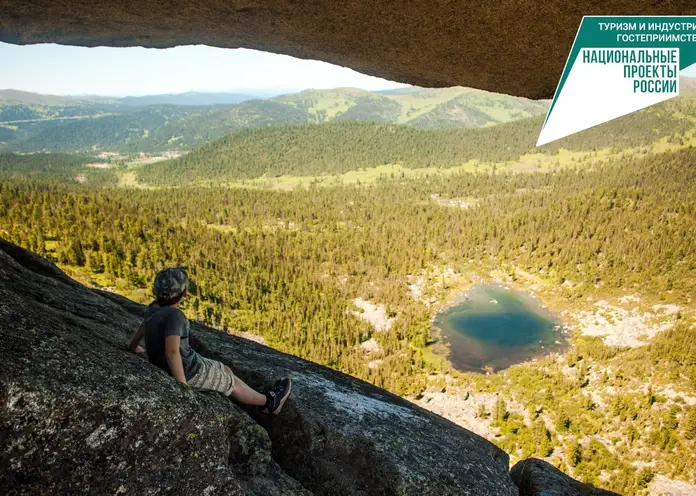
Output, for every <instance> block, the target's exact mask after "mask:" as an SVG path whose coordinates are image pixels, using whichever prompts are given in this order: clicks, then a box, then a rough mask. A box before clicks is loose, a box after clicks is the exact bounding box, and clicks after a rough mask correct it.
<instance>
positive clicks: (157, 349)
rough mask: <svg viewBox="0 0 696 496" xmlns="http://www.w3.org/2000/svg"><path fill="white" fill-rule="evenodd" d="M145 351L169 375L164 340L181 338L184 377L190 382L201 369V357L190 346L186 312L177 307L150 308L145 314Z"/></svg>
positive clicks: (180, 348) (180, 349)
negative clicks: (168, 337)
mask: <svg viewBox="0 0 696 496" xmlns="http://www.w3.org/2000/svg"><path fill="white" fill-rule="evenodd" d="M143 324H144V325H145V349H146V350H147V356H148V358H149V359H150V362H152V363H153V364H155V365H157V366H158V367H159V368H161V369H162V370H165V371H166V372H168V373H169V374H171V371H170V370H169V365H168V364H167V358H166V356H165V353H164V350H165V344H164V340H165V338H166V337H167V336H180V337H181V345H180V346H179V351H180V352H181V362H182V364H183V366H184V375H185V376H186V380H187V381H188V380H189V379H191V378H192V377H193V376H194V375H196V374H197V373H198V371H199V370H200V368H201V356H200V355H199V354H198V353H196V352H195V351H194V350H193V348H191V346H190V345H189V333H190V325H189V321H188V319H187V318H186V316H185V315H184V312H182V311H181V310H179V309H178V308H176V307H163V308H160V307H156V306H150V307H148V309H147V311H146V312H145V320H144V322H143Z"/></svg>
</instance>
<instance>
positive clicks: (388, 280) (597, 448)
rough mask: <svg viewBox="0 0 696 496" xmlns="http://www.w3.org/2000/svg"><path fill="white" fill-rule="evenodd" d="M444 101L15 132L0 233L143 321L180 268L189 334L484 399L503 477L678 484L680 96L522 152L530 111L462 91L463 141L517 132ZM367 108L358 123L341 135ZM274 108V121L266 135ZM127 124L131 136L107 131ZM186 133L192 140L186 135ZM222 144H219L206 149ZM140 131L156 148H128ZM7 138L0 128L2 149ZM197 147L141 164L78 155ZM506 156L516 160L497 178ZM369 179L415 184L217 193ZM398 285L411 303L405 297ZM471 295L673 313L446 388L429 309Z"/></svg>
mask: <svg viewBox="0 0 696 496" xmlns="http://www.w3.org/2000/svg"><path fill="white" fill-rule="evenodd" d="M456 90H457V91H454V92H452V93H451V94H450V93H445V91H446V90H442V91H440V92H433V93H430V92H428V91H418V92H416V93H413V92H409V91H406V90H399V91H394V92H386V93H385V95H389V97H390V98H391V100H389V101H388V102H387V101H384V100H382V99H381V98H372V97H371V96H369V95H371V94H368V95H365V94H364V93H366V92H362V93H361V92H360V91H358V90H340V91H339V90H325V91H319V92H302V93H299V94H297V95H290V96H286V97H278V98H277V99H272V100H263V101H261V100H253V101H248V102H242V103H240V104H238V105H234V106H210V107H187V106H177V105H170V106H161V105H156V106H150V107H147V108H146V109H145V110H143V109H142V108H140V109H139V108H135V109H132V110H130V111H129V113H128V114H127V116H126V114H118V115H112V116H104V117H100V118H98V119H75V120H71V121H69V122H68V123H63V124H61V126H60V128H61V129H63V130H64V129H70V128H71V126H74V130H73V131H71V132H70V136H72V137H71V138H70V139H68V140H67V141H66V137H65V135H64V134H62V133H63V131H60V132H58V128H57V127H54V126H53V125H52V124H50V122H43V121H39V122H36V123H31V126H35V128H34V130H38V129H41V130H42V131H41V132H42V133H44V134H42V136H43V137H42V138H41V140H42V141H34V142H32V141H30V140H31V139H35V138H32V137H31V136H34V137H35V136H36V135H31V136H30V134H31V133H28V134H26V136H25V137H26V139H27V141H24V143H25V144H26V146H27V151H32V152H33V153H24V154H22V153H9V152H6V153H0V236H2V237H3V238H5V239H7V240H8V241H11V242H13V243H16V244H18V245H21V246H24V247H26V248H29V249H30V250H32V251H34V252H36V253H38V254H40V255H42V256H44V257H46V258H48V259H50V260H52V261H54V262H56V263H57V264H58V265H59V266H60V267H61V268H62V269H63V270H65V271H66V272H67V273H68V274H70V275H71V276H73V277H75V278H76V279H78V280H80V281H82V282H85V283H87V284H89V285H92V286H94V287H98V288H107V289H109V290H112V291H116V292H118V293H120V294H123V295H126V296H128V297H130V298H132V299H135V300H137V301H139V302H142V303H147V302H149V301H150V299H151V297H152V296H151V289H150V288H151V284H152V280H153V278H154V276H155V274H156V272H157V271H158V270H160V269H161V268H163V267H165V266H171V265H185V266H187V267H188V269H189V273H190V275H191V278H192V284H191V288H190V293H191V297H190V298H189V299H188V300H187V301H186V304H185V307H184V310H185V312H186V314H187V315H188V316H189V317H190V318H191V319H195V320H199V321H202V322H204V323H206V324H207V325H210V326H213V327H215V328H217V329H219V330H221V331H223V332H231V333H235V334H245V333H250V334H251V335H255V336H259V337H261V338H263V340H265V342H266V343H267V344H268V345H270V346H272V347H274V348H276V349H279V350H281V351H284V352H288V353H292V354H295V355H298V356H300V357H303V358H306V359H308V360H312V361H314V362H317V363H320V364H323V365H327V366H329V367H333V368H335V369H337V370H341V371H344V372H347V373H349V374H351V375H354V376H356V377H359V378H361V379H364V380H367V381H370V382H371V383H373V384H376V385H377V386H380V387H383V388H386V389H388V390H390V391H392V392H394V393H396V394H399V395H401V396H404V397H406V398H408V399H411V400H413V401H416V402H419V401H420V400H422V399H423V398H426V397H427V395H428V394H442V395H443V396H447V397H449V398H450V399H451V400H456V401H467V400H468V399H469V398H470V396H471V397H473V398H481V397H484V398H485V397H493V395H499V396H498V397H497V399H496V400H495V402H494V403H491V404H489V405H488V406H486V405H485V404H483V403H481V404H480V405H479V407H478V409H477V411H476V416H475V419H473V420H475V421H476V422H481V423H483V424H485V425H486V426H488V427H489V428H490V434H489V435H488V436H487V437H488V438H489V439H490V440H491V441H492V442H494V443H496V444H498V445H499V446H501V447H502V448H503V449H505V450H506V451H507V452H508V453H510V454H511V458H512V459H513V460H517V459H521V458H525V457H529V456H537V457H543V458H546V459H547V460H549V461H550V462H551V463H553V464H554V465H556V466H558V467H559V468H561V469H562V470H563V471H564V472H566V473H569V474H571V475H572V476H574V477H576V478H578V479H580V480H583V481H585V482H588V483H591V484H594V485H597V486H599V487H603V488H607V489H611V490H614V491H617V492H620V493H622V494H629V495H630V494H646V491H647V490H648V486H649V484H650V483H651V481H652V480H653V478H654V477H656V475H658V474H660V475H662V476H665V477H669V478H672V479H679V480H684V481H689V482H691V483H693V482H694V481H695V480H696V310H695V309H694V306H693V299H694V296H695V295H696V167H694V164H695V163H696V149H694V146H693V145H694V144H695V143H694V138H695V137H696V136H694V127H693V123H694V119H696V99H694V98H693V96H689V95H687V96H684V97H681V98H679V99H675V100H672V101H668V102H665V103H663V104H660V105H657V106H654V107H650V108H648V109H645V110H643V111H641V112H637V113H635V114H631V115H629V116H626V117H624V118H621V119H617V120H615V121H612V122H609V123H606V124H604V125H602V126H597V127H596V128H592V129H590V130H587V131H585V132H582V133H579V134H576V135H573V136H570V137H568V138H565V139H563V140H559V141H558V142H554V143H551V144H549V145H547V146H544V147H541V148H535V147H534V143H535V141H536V139H537V136H538V132H539V128H540V126H541V123H542V121H543V118H542V117H541V116H537V117H525V115H524V113H525V112H527V111H529V112H531V111H532V110H533V109H531V108H526V107H524V108H523V110H524V111H523V110H520V107H517V106H514V105H513V103H514V102H511V101H508V100H504V99H497V98H494V99H491V98H490V97H488V96H486V95H483V96H482V95H478V94H476V95H473V96H472V95H468V96H467V98H468V100H467V101H468V102H469V104H472V103H471V102H472V101H476V100H475V99H476V98H483V100H481V101H477V105H476V111H475V112H474V111H473V110H472V111H471V112H469V113H468V114H467V115H468V116H469V117H470V118H471V119H472V121H471V122H472V123H475V124H476V125H480V124H482V123H483V120H482V119H483V117H482V115H483V114H486V115H488V116H489V117H490V116H491V115H492V114H494V115H502V114H499V112H501V109H505V110H506V112H508V114H505V115H506V116H508V117H509V116H510V115H512V114H515V115H516V116H517V118H516V119H517V120H514V122H507V123H505V124H499V125H495V126H490V125H484V127H478V128H476V129H467V128H464V127H463V126H458V127H453V126H450V125H448V123H447V122H446V121H447V116H448V115H450V113H449V109H450V107H449V106H451V105H454V104H455V103H456V102H457V101H459V100H460V99H463V100H466V99H465V98H464V95H463V94H461V92H460V91H459V90H461V89H456ZM381 96H384V95H381ZM484 97H485V98H484ZM385 98H386V97H385ZM472 98H474V99H473V100H472ZM362 99H367V101H363V100H362ZM463 100H462V101H463ZM462 101H460V102H459V103H457V104H461V105H463V104H464V103H462ZM38 102H39V103H41V102H43V100H38ZM259 102H260V103H259ZM356 102H358V103H356ZM390 102H391V103H390ZM394 102H397V103H398V104H399V105H400V109H401V110H400V111H399V110H398V109H397V107H396V106H395V103H394ZM453 102H455V103H453ZM33 105H38V103H34V104H33ZM259 105H262V106H263V111H259V112H256V110H258V109H259V108H261V107H260V106H259ZM510 105H513V107H512V108H507V107H506V106H510ZM223 107H224V109H225V110H224V112H225V113H226V114H225V115H229V112H230V110H229V109H230V108H233V109H238V111H239V112H242V111H244V112H246V110H249V109H256V110H255V111H254V112H256V113H254V112H251V113H245V114H244V115H246V116H247V117H244V119H247V118H248V119H252V120H253V122H255V123H256V124H253V123H252V120H245V121H244V123H241V122H242V120H241V119H242V118H241V117H239V116H237V117H235V118H234V119H232V120H231V121H230V122H232V124H230V122H227V121H224V120H219V119H218V118H219V117H220V115H222V114H219V112H220V109H221V108H223ZM165 108H166V110H165ZM244 109H246V110H244ZM492 109H493V110H492ZM525 109H526V110H525ZM368 110H369V111H370V112H371V113H370V114H369V115H371V116H372V118H371V119H372V122H364V121H360V122H356V121H352V120H350V119H353V118H355V119H364V118H366V117H365V116H366V115H368V114H366V113H363V111H365V112H367V111H368ZM276 111H277V112H278V114H277V115H280V114H282V115H283V116H285V117H282V118H281V119H280V121H279V120H278V119H276V118H275V117H273V118H271V119H269V120H266V119H268V117H269V116H271V115H276V114H274V112H276ZM397 111H398V112H400V114H398V115H397ZM244 112H243V113H244ZM377 114H379V115H381V116H390V117H389V118H388V119H384V120H380V119H378V118H376V117H375V116H376V115H377ZM250 115H251V116H252V117H249V116H250ZM308 116H309V117H308ZM341 116H344V118H345V119H346V120H343V118H341ZM133 118H137V119H143V121H142V122H141V123H140V124H139V125H138V126H136V127H133V128H132V129H131V130H130V131H128V133H126V134H124V135H122V134H120V133H122V131H123V129H130V128H128V126H130V125H131V124H130V123H132V122H133V121H132V119H133ZM349 118H350V119H349ZM479 118H480V119H481V120H478V119H479ZM123 119H125V120H123ZM201 119H202V120H206V119H208V120H209V122H210V123H211V125H210V126H209V127H208V128H205V127H200V126H199V123H200V122H201ZM254 119H256V120H254ZM283 119H286V120H283ZM406 119H408V123H410V125H405V124H406ZM419 119H420V120H421V121H422V122H421V124H422V125H416V121H417V120H419ZM429 119H430V120H431V122H430V124H432V123H433V122H435V123H436V124H433V126H436V127H438V128H442V129H433V128H432V127H433V126H431V125H430V124H429V123H428V122H426V121H428V120H429ZM177 122H178V124H177ZM223 122H225V124H223ZM95 123H98V125H95ZM164 123H166V125H165V124H164ZM279 123H281V124H282V125H278V124H279ZM257 124H258V125H257ZM101 125H104V126H106V127H107V128H105V129H100V127H99V126H101ZM237 125H239V127H238V128H237V127H234V126H237ZM42 126H43V127H42ZM158 126H160V127H158ZM162 126H164V127H162ZM172 126H175V127H176V126H180V127H177V128H176V131H175V132H176V133H181V134H179V136H183V137H182V138H181V139H178V140H174V141H171V142H169V140H170V139H171V134H167V133H168V132H169V131H167V132H162V133H160V132H159V131H155V130H154V129H155V128H157V129H164V128H168V129H169V130H170V131H171V129H173V128H172ZM230 126H233V130H234V129H237V130H236V131H235V132H233V133H232V134H229V135H226V134H227V133H229V132H230V129H231V128H230ZM143 128H147V129H153V131H149V132H148V135H147V136H145V137H143V134H144V132H143ZM22 129H23V128H22V126H21V125H20V126H16V129H10V128H8V127H0V138H1V137H2V136H3V135H2V132H3V130H7V132H11V133H22V132H23V131H22ZM158 133H160V134H158ZM104 135H110V136H111V135H113V136H114V139H113V141H104V142H102V143H103V148H102V147H97V149H95V148H94V146H93V144H90V143H93V142H95V141H99V140H102V139H103V136H104ZM219 136H222V137H219ZM70 140H73V141H70ZM143 140H145V141H143ZM151 140H154V141H151ZM48 142H54V143H57V144H60V146H57V148H61V147H64V148H63V149H65V150H69V151H76V150H82V151H85V152H86V153H84V154H78V153H45V152H38V153H36V150H44V149H45V148H52V146H48V147H45V146H44V145H45V143H48ZM152 143H156V145H152V146H150V145H151V144H152ZM124 144H125V145H124ZM199 144H200V145H202V146H200V147H199V148H196V149H194V150H193V151H190V152H189V153H187V154H185V155H183V156H181V157H179V158H175V159H171V160H164V161H161V162H157V163H147V162H142V163H135V162H133V161H131V159H130V158H127V157H126V158H124V156H122V155H118V156H116V155H114V156H110V155H101V156H98V155H99V154H98V153H97V152H98V151H99V150H101V149H105V148H109V147H112V148H114V149H123V147H124V146H125V148H126V149H128V150H130V151H131V152H132V153H133V154H135V155H134V156H138V155H137V154H138V153H140V152H146V151H150V150H153V149H161V150H165V149H166V150H174V149H177V147H179V146H182V147H183V146H184V145H185V147H189V146H194V145H199ZM525 156H529V157H532V158H533V159H534V161H532V162H530V163H532V164H536V165H532V166H529V167H526V168H515V167H514V164H516V163H518V162H520V161H522V160H523V157H525ZM146 158H147V157H146ZM542 160H543V161H545V162H544V164H546V165H544V166H543V167H542V166H541V161H542ZM385 164H398V165H399V166H401V167H402V168H403V170H406V171H408V170H411V169H425V170H427V171H428V173H426V174H424V175H421V176H419V177H410V176H409V175H408V174H403V173H402V174H387V175H381V176H378V177H376V178H374V180H373V181H371V182H369V183H366V184H360V183H355V184H347V183H346V184H338V183H329V184H328V185H327V184H322V185H319V184H318V183H316V184H314V183H311V182H308V183H307V184H304V183H303V184H301V185H300V186H297V187H295V188H292V189H288V190H274V189H270V188H263V187H253V188H252V187H246V186H248V184H244V183H243V184H241V185H242V186H244V187H229V186H230V185H234V184H236V182H239V181H242V182H243V181H247V180H253V179H255V178H260V177H276V176H283V175H287V176H299V177H308V178H312V177H319V176H326V175H338V174H342V173H347V172H352V171H357V170H358V169H366V168H371V167H377V166H383V165H385ZM462 164H468V166H467V167H460V166H462ZM511 164H512V165H511ZM548 164H550V166H549V165H548ZM453 167H459V168H457V169H456V170H453V171H450V172H449V173H448V174H446V175H445V174H439V173H438V171H440V170H443V169H447V168H453ZM127 174H130V175H132V176H133V177H134V178H136V179H137V182H136V181H133V182H132V183H127V184H125V185H126V186H131V187H123V186H124V182H123V179H124V177H125V175H127ZM237 185H238V184H237ZM452 274H456V275H457V277H458V279H457V278H455V277H454V276H453V275H452ZM417 278H421V279H423V280H424V288H425V289H424V291H425V292H426V293H427V297H425V296H423V297H415V296H414V295H413V292H412V283H413V281H414V280H416V279H417ZM490 279H493V280H495V281H502V282H504V283H505V284H510V285H511V286H514V287H517V288H521V289H524V290H526V289H527V286H530V287H531V286H532V285H536V286H538V287H539V288H540V289H538V291H539V294H540V296H541V298H542V299H543V300H544V303H546V304H548V305H549V307H550V308H552V309H553V310H558V311H559V313H561V314H563V315H564V316H568V318H570V316H571V315H574V314H578V313H582V312H587V311H588V309H594V308H595V306H594V302H597V301H604V300H607V301H610V302H617V301H620V300H621V299H622V298H625V299H626V301H635V302H640V303H636V305H637V306H639V307H640V308H641V309H642V310H641V311H643V312H652V313H651V315H653V316H655V315H657V314H658V313H659V312H658V310H655V309H659V308H673V309H674V311H673V312H672V313H671V314H670V319H671V320H669V326H666V327H664V330H663V331H662V332H659V333H656V334H655V336H654V337H652V339H649V340H648V341H645V345H644V346H639V347H634V348H630V347H624V346H610V345H608V344H606V343H605V342H604V341H603V340H602V339H600V338H599V337H590V336H585V335H582V333H581V332H580V331H577V330H576V332H575V333H574V334H573V335H572V336H571V337H570V345H569V348H568V350H567V352H566V353H564V354H562V355H560V356H555V355H549V356H542V357H539V358H538V359H535V360H534V361H530V362H526V363H522V364H518V365H514V366H512V367H510V368H508V369H505V370H502V371H498V372H496V373H491V374H489V375H486V374H478V373H462V372H458V371H456V370H454V369H453V368H452V367H451V365H450V364H449V363H448V362H447V360H446V354H443V353H442V348H443V344H442V342H441V341H440V339H439V336H438V335H437V333H434V332H433V328H432V319H433V317H434V313H435V312H436V311H437V308H438V305H441V304H443V303H444V302H445V301H446V300H447V298H448V297H451V296H452V295H456V294H457V293H458V292H461V291H462V290H463V288H465V287H466V285H467V284H469V283H471V282H472V281H481V280H490ZM357 298H360V299H363V300H366V301H369V302H371V303H373V304H376V305H381V306H383V308H384V309H385V313H386V315H387V316H388V317H389V318H390V319H393V325H392V326H391V328H390V329H389V330H388V331H386V332H384V331H380V330H378V329H377V328H376V327H374V326H373V325H372V324H370V323H369V322H367V321H366V320H365V319H363V318H362V315H361V310H360V308H359V307H358V306H357V304H356V303H355V300H356V299H357ZM430 301H437V304H435V305H431V304H430ZM564 312H565V313H564ZM564 318H565V317H564ZM592 318H599V317H598V316H596V315H593V316H592ZM613 318H614V317H612V316H610V315H609V316H606V319H608V320H607V322H610V321H611V320H612V319H613ZM662 324H664V322H662V321H659V322H658V321H655V322H651V325H655V326H660V325H662ZM245 335H246V334H245ZM366 342H370V343H373V345H372V346H371V347H370V348H369V349H368V348H366V347H365V346H363V344H364V343H366ZM433 392H434V393H433ZM419 404H421V405H422V406H426V407H427V405H425V404H422V403H419ZM462 425H464V427H468V425H467V424H466V423H463V424H462Z"/></svg>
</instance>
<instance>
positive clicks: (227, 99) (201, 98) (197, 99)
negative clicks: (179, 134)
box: [118, 92, 258, 107]
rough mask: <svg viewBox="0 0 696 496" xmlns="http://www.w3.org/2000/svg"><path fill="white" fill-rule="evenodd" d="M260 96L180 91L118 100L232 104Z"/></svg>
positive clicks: (132, 104)
mask: <svg viewBox="0 0 696 496" xmlns="http://www.w3.org/2000/svg"><path fill="white" fill-rule="evenodd" d="M255 98H258V96H254V95H246V94H243V93H198V92H189V93H178V94H171V95H147V96H127V97H124V98H119V99H118V101H119V102H120V103H122V104H124V105H131V106H136V107H141V106H144V105H187V106H191V105H194V106H195V105H230V104H235V103H242V102H245V101H247V100H253V99H255Z"/></svg>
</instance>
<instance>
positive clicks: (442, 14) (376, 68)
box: [0, 0, 696, 98]
mask: <svg viewBox="0 0 696 496" xmlns="http://www.w3.org/2000/svg"><path fill="white" fill-rule="evenodd" d="M603 14H604V15H694V14H696V4H695V3H694V2H693V0H670V1H661V0H578V1H575V2H568V1H567V0H548V1H545V2H538V1H534V0H499V1H496V2H487V1H478V2H473V1H464V0H459V1H452V0H430V1H427V2H414V1H404V0H397V1H395V0H345V1H340V2H330V1H319V0H303V1H297V0H232V1H229V0H197V1H189V0H186V1H184V0H171V1H166V2H165V1H148V2H143V1H141V0H114V1H110V2H103V1H102V2H94V1H91V0H33V1H30V2H27V1H26V0H3V1H2V2H0V41H5V42H9V43H20V44H26V43H47V42H51V43H63V44H70V45H84V46H98V45H106V46H133V45H142V46H147V47H160V48H162V47H170V46H175V45H186V44H206V45H211V46H218V47H227V48H237V47H246V48H256V49H260V50H267V51H271V52H278V53H284V54H288V55H293V56H296V57H302V58H310V59H319V60H324V61H327V62H331V63H334V64H340V65H344V66H349V67H351V68H353V69H355V70H358V71H361V72H364V73H367V74H372V75H376V76H381V77H384V78H387V79H391V80H395V81H401V82H405V83H411V84H415V85H419V86H470V87H474V88H480V89H485V90H489V91H496V92H500V93H508V94H511V95H516V96H525V97H529V98H550V97H551V96H552V95H553V92H554V91H555V89H556V85H557V84H558V80H559V78H560V75H561V71H562V69H563V65H564V63H565V61H566V58H567V57H568V53H569V50H570V47H571V45H572V43H573V39H574V37H575V33H576V32H577V29H578V26H579V24H580V20H581V19H582V16H583V15H603Z"/></svg>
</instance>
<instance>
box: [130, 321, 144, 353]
mask: <svg viewBox="0 0 696 496" xmlns="http://www.w3.org/2000/svg"><path fill="white" fill-rule="evenodd" d="M144 335H145V324H140V326H139V327H138V330H136V331H135V334H133V337H132V338H131V342H130V344H129V345H128V349H129V350H130V351H132V352H134V353H142V352H143V351H145V350H143V349H142V348H141V347H140V341H142V340H143V336H144Z"/></svg>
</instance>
